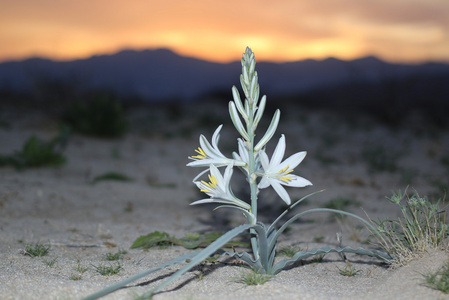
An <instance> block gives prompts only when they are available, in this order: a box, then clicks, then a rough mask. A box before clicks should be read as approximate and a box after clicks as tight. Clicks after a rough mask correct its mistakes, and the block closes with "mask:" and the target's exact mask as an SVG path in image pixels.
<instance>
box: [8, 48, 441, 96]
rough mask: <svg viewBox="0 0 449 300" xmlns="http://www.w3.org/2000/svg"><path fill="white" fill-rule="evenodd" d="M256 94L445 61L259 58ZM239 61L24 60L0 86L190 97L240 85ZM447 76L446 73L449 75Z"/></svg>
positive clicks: (124, 55) (430, 68) (144, 57)
mask: <svg viewBox="0 0 449 300" xmlns="http://www.w3.org/2000/svg"><path fill="white" fill-rule="evenodd" d="M256 70H257V71H258V75H259V83H260V85H261V94H273V95H281V96H282V95H289V94H295V93H306V92H310V91H312V90H317V89H318V90H319V89H323V88H329V87H334V86H338V85H344V84H348V83H351V82H352V83H360V82H368V83H376V82H383V81H388V80H392V79H401V78H402V79H403V78H406V77H410V76H415V77H416V76H427V75H442V76H449V64H446V63H432V62H431V63H422V64H414V65H409V64H393V63H388V62H385V61H382V60H380V59H378V58H377V57H374V56H367V57H364V58H358V59H354V60H350V61H345V60H340V59H338V58H332V57H329V58H326V59H323V60H314V59H306V60H300V61H293V62H283V63H276V62H266V61H262V62H258V63H257V66H256ZM240 73H241V66H240V62H239V61H234V62H229V63H218V62H210V61H205V60H201V59H198V58H193V57H185V56H181V55H178V54H176V53H174V52H173V51H171V50H170V49H166V48H159V49H145V50H133V49H124V50H121V51H118V52H117V53H114V54H101V55H94V56H91V57H89V58H86V59H77V60H71V61H54V60H51V59H46V58H39V57H34V58H28V59H25V60H21V61H10V62H3V63H0V90H7V91H10V92H11V91H12V92H15V91H16V92H17V91H19V92H24V91H25V92H30V93H32V92H33V90H34V89H36V86H38V85H39V84H42V82H43V81H45V80H50V81H57V82H62V83H64V84H66V85H74V86H75V88H76V89H78V90H81V91H84V90H95V89H107V90H110V91H113V92H115V93H117V94H118V95H120V96H123V97H138V98H141V99H143V100H145V101H150V102H154V101H166V100H173V99H178V100H185V101H192V100H195V99H198V98H199V97H202V96H204V95H207V94H208V93H212V92H214V91H220V90H230V88H231V87H232V85H236V86H239V74H240ZM448 78H449V77H448Z"/></svg>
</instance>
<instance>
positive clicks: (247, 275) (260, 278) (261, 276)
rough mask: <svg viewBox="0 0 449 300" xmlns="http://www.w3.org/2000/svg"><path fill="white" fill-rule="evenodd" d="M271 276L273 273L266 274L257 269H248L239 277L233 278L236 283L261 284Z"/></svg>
mask: <svg viewBox="0 0 449 300" xmlns="http://www.w3.org/2000/svg"><path fill="white" fill-rule="evenodd" d="M271 278H273V275H268V274H266V273H263V272H259V271H258V270H255V269H251V270H250V271H247V272H243V273H242V274H241V276H240V277H237V278H236V279H235V282H237V283H243V284H246V285H262V284H265V283H266V282H267V281H269V280H270V279H271Z"/></svg>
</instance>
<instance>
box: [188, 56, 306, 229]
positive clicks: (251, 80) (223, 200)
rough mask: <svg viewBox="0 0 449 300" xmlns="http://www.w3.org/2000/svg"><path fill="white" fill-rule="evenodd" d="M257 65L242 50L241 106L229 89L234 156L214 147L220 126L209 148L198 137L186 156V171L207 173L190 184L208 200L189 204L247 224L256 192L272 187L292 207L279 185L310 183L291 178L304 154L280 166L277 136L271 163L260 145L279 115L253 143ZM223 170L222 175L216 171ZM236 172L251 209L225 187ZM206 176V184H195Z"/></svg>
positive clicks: (259, 110)
mask: <svg viewBox="0 0 449 300" xmlns="http://www.w3.org/2000/svg"><path fill="white" fill-rule="evenodd" d="M255 67H256V60H255V58H254V53H253V52H252V51H251V49H249V48H246V52H245V53H244V54H243V57H242V74H241V75H240V83H241V86H242V89H243V92H244V95H245V101H244V102H242V100H241V98H240V94H239V91H238V90H237V88H236V87H235V86H233V87H232V95H233V99H234V100H233V101H230V102H229V114H230V116H231V120H232V123H233V124H234V126H235V128H236V129H237V131H238V132H239V134H240V136H241V138H239V139H238V153H236V152H234V153H233V154H232V158H229V157H226V156H225V155H223V153H222V152H221V151H220V149H219V148H218V141H219V138H220V131H221V128H222V125H220V126H219V127H218V128H217V129H216V130H215V132H214V134H213V136H212V140H211V143H209V141H208V140H207V139H206V138H205V137H204V136H203V135H201V136H200V147H199V148H198V149H197V150H195V151H196V153H197V154H196V155H194V156H191V157H189V158H190V159H191V160H193V161H192V162H190V163H188V164H187V166H190V167H205V168H206V169H205V170H204V171H203V172H201V173H200V174H199V175H198V176H196V177H195V179H194V183H195V184H196V185H197V186H198V188H199V189H200V190H201V191H202V192H204V193H205V194H206V195H208V196H209V198H207V199H202V200H198V201H195V202H193V203H192V204H200V203H219V204H222V205H221V206H219V207H232V208H236V209H239V210H241V211H243V212H244V214H245V215H246V216H247V217H248V219H249V220H250V223H251V224H254V223H255V222H256V219H257V211H255V210H257V195H258V193H259V190H261V189H265V188H267V187H269V186H271V187H272V188H273V189H274V190H275V191H276V193H277V194H278V195H279V197H280V198H281V199H282V200H283V201H284V202H285V203H287V204H288V205H290V204H291V199H290V196H289V195H288V193H287V191H286V190H285V188H284V187H283V186H290V187H305V186H308V185H312V183H311V182H310V181H308V180H307V179H305V178H302V177H300V176H297V175H295V174H293V171H294V169H295V168H296V167H297V166H298V165H299V164H300V163H301V161H302V160H303V159H304V157H305V156H306V152H304V151H303V152H298V153H295V154H293V155H292V156H290V157H289V158H287V159H285V160H284V161H282V159H283V156H284V153H285V137H284V135H281V137H280V139H279V142H278V144H277V146H276V148H275V150H274V153H273V155H272V157H271V159H269V158H268V155H267V153H266V151H265V145H266V144H267V143H268V142H269V141H270V140H271V138H272V137H273V135H274V133H275V131H276V129H277V126H278V123H279V118H280V111H279V110H276V112H275V113H274V116H273V118H272V121H271V123H270V125H269V127H268V129H267V130H266V132H265V134H264V135H263V137H262V138H261V139H260V140H259V141H258V142H257V143H255V131H256V128H257V126H258V125H259V122H260V120H261V118H262V115H263V112H264V109H265V104H266V96H263V97H262V98H261V99H260V101H259V84H258V77H257V72H256V71H255ZM220 167H226V169H225V171H224V174H223V175H222V173H221V172H220V171H219V169H218V168H220ZM234 167H238V168H239V169H240V170H241V171H242V172H243V173H244V174H245V175H246V176H247V178H248V182H249V184H250V187H251V204H248V203H247V202H245V201H243V200H241V199H239V198H237V197H236V196H235V195H234V194H233V192H232V190H231V186H230V180H231V176H232V173H233V168H234ZM207 172H209V175H208V181H204V180H199V178H200V177H202V176H203V175H204V174H205V173H207Z"/></svg>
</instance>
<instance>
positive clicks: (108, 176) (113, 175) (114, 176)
mask: <svg viewBox="0 0 449 300" xmlns="http://www.w3.org/2000/svg"><path fill="white" fill-rule="evenodd" d="M108 180H113V181H132V178H130V177H128V176H126V175H124V174H121V173H117V172H107V173H104V174H101V175H98V176H96V177H95V178H94V179H93V180H92V184H95V183H98V182H100V181H108Z"/></svg>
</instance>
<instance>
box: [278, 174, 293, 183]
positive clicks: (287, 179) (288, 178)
mask: <svg viewBox="0 0 449 300" xmlns="http://www.w3.org/2000/svg"><path fill="white" fill-rule="evenodd" d="M280 179H281V180H282V181H284V182H286V183H289V182H290V181H292V179H291V178H290V177H288V176H282V177H281V178H280Z"/></svg>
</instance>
